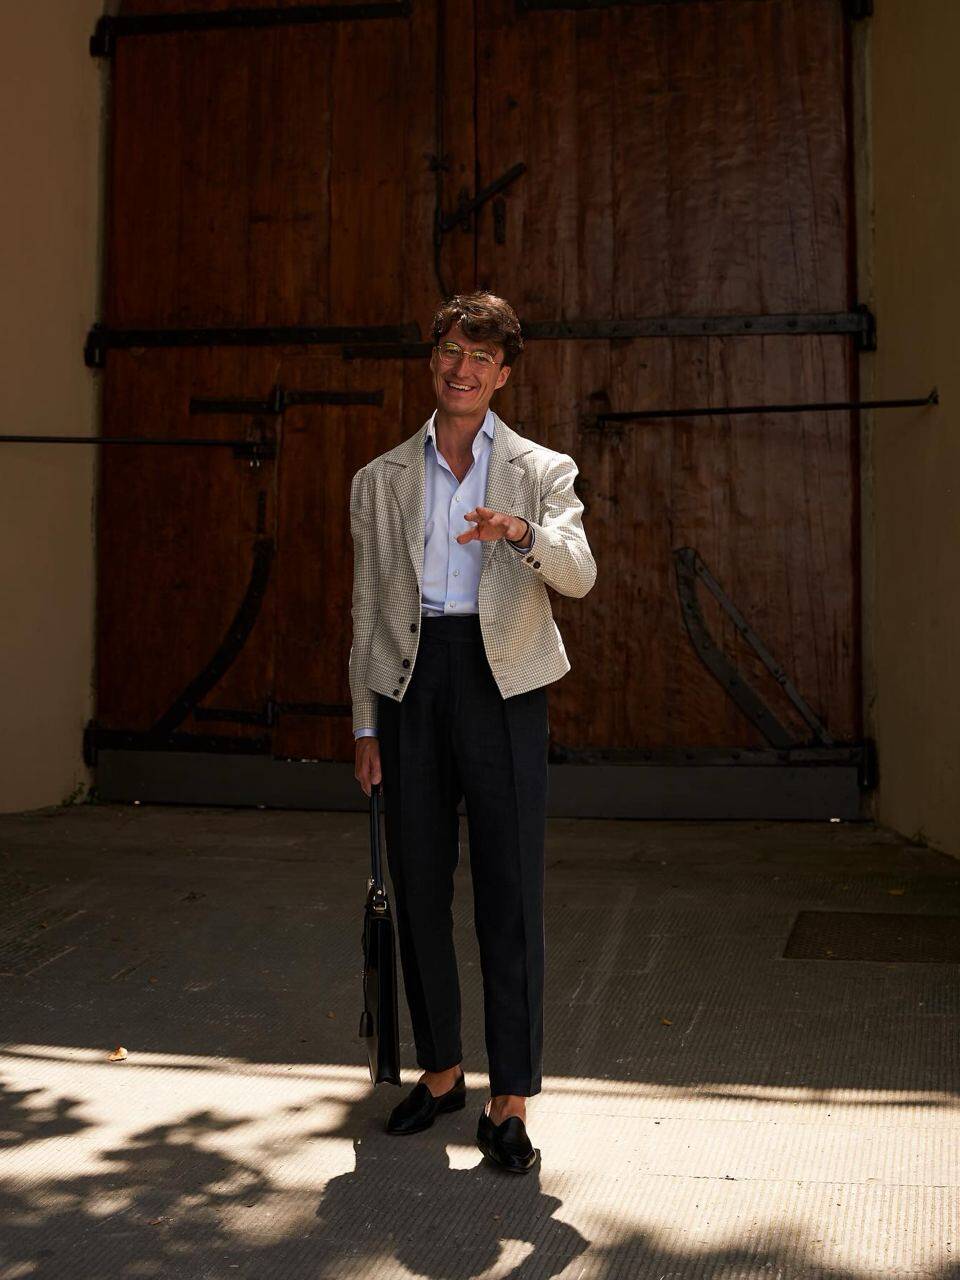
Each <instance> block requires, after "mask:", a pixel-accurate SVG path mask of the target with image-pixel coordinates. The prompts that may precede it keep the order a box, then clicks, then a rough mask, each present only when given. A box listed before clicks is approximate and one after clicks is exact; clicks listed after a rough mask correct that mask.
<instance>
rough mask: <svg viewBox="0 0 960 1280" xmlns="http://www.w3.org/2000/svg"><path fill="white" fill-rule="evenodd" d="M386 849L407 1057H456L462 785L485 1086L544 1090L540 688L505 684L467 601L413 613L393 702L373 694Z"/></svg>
mask: <svg viewBox="0 0 960 1280" xmlns="http://www.w3.org/2000/svg"><path fill="white" fill-rule="evenodd" d="M378 734H379V738H380V761H381V768H382V772H383V792H384V808H385V825H386V838H387V862H388V866H389V868H390V877H391V879H392V881H393V888H394V901H395V907H396V917H397V932H398V935H399V941H400V956H401V960H402V964H403V980H404V987H405V989H406V995H407V1003H408V1005H409V1007H410V1017H411V1020H412V1022H413V1033H414V1039H415V1042H416V1048H417V1062H418V1063H419V1064H420V1066H421V1067H422V1068H423V1069H424V1070H426V1071H442V1070H444V1069H446V1068H447V1067H452V1066H454V1065H455V1064H456V1063H458V1062H459V1061H460V1059H461V1057H462V1056H463V1050H462V1045H461V1039H460V984H459V981H458V977H457V959H456V953H455V951H454V945H453V916H452V903H453V878H454V871H455V870H456V866H457V861H458V857H459V831H460V822H459V818H458V815H457V806H458V804H459V803H460V800H461V797H462V798H463V799H464V801H465V806H466V811H467V828H468V832H469V837H470V869H471V873H472V877H473V892H474V921H475V924H476V930H477V940H478V942H479V946H480V967H481V973H482V977H483V999H484V1026H485V1034H486V1045H487V1059H488V1063H489V1069H490V1091H491V1093H492V1094H494V1095H496V1094H504V1093H513V1094H522V1095H524V1096H528V1097H529V1096H531V1095H533V1094H535V1093H539V1092H540V1087H541V1058H542V1052H543V842H544V826H545V821H546V801H547V691H546V688H540V689H533V690H531V691H530V692H529V693H523V694H518V695H516V696H515V697H512V698H504V697H502V695H501V693H500V690H499V689H498V688H497V686H496V683H495V682H494V679H493V675H492V673H491V671H490V666H489V663H488V662H487V656H486V652H485V650H484V647H483V637H482V635H481V633H480V620H479V618H478V616H477V615H476V614H469V615H463V616H461V617H459V618H456V617H446V616H444V617H439V618H423V619H422V620H421V636H420V646H419V651H418V654H417V661H416V667H415V668H414V673H413V676H412V677H411V681H410V687H409V688H408V689H407V692H406V694H405V696H404V699H403V701H402V702H401V703H397V702H396V701H394V700H393V699H391V698H389V697H385V696H384V695H382V694H381V695H379V699H378Z"/></svg>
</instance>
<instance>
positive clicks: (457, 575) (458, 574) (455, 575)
mask: <svg viewBox="0 0 960 1280" xmlns="http://www.w3.org/2000/svg"><path fill="white" fill-rule="evenodd" d="M453 576H454V577H455V578H459V577H460V570H459V569H454V571H453Z"/></svg>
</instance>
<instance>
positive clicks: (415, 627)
mask: <svg viewBox="0 0 960 1280" xmlns="http://www.w3.org/2000/svg"><path fill="white" fill-rule="evenodd" d="M416 629H417V624H416V623H415V622H411V623H410V630H411V631H416Z"/></svg>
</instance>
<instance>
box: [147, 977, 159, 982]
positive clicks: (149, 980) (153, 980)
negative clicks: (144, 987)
mask: <svg viewBox="0 0 960 1280" xmlns="http://www.w3.org/2000/svg"><path fill="white" fill-rule="evenodd" d="M147 981H148V982H156V981H157V979H156V978H148V979H147Z"/></svg>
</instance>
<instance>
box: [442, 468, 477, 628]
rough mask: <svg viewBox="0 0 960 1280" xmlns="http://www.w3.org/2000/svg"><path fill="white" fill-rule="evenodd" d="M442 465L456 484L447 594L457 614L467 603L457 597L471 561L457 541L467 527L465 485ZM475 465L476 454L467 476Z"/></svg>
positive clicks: (449, 527)
mask: <svg viewBox="0 0 960 1280" xmlns="http://www.w3.org/2000/svg"><path fill="white" fill-rule="evenodd" d="M442 465H443V467H444V468H445V470H446V472H447V474H448V475H449V476H451V477H452V479H453V482H454V489H453V492H452V494H451V495H450V502H449V504H448V508H447V582H446V592H445V594H446V606H447V612H448V613H456V612H457V610H458V609H460V610H462V608H463V605H464V603H465V602H464V600H463V599H462V598H455V597H457V592H458V591H459V589H460V583H461V581H462V579H463V571H464V569H465V568H466V567H467V562H468V559H469V556H468V555H467V548H466V547H465V546H464V545H463V544H462V543H460V542H458V541H457V536H458V534H461V533H463V531H464V529H465V528H466V527H467V526H466V523H465V521H464V519H463V515H464V511H465V508H464V505H463V485H462V484H458V483H457V477H456V476H455V475H454V474H453V471H452V470H451V469H450V466H449V464H448V462H447V460H446V459H444V460H443V464H442ZM475 465H476V454H474V460H473V465H472V466H471V468H470V471H468V472H467V476H469V475H470V474H471V473H472V471H473V467H474V466H475ZM467 476H464V482H466V479H467ZM461 525H463V528H461V527H460V526H461Z"/></svg>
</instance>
